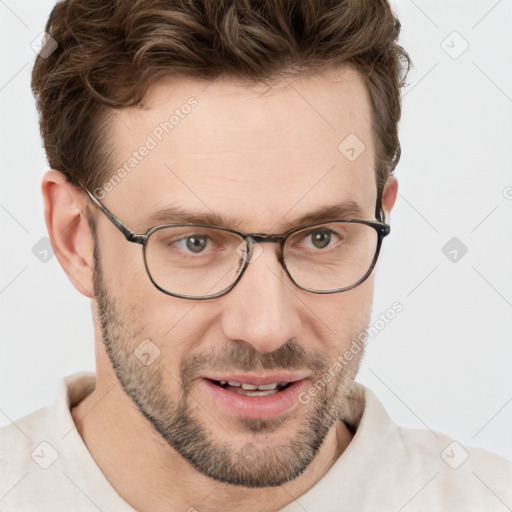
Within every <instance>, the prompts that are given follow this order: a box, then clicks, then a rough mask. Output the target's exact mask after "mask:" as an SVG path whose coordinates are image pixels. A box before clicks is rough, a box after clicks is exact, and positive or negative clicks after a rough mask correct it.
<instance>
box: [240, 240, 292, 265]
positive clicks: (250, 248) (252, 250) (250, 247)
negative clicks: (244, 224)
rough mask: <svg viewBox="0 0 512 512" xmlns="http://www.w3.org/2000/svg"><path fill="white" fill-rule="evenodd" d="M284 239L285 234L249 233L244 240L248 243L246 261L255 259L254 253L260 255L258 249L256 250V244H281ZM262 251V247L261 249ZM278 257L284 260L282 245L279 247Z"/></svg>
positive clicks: (280, 260) (279, 259)
mask: <svg viewBox="0 0 512 512" xmlns="http://www.w3.org/2000/svg"><path fill="white" fill-rule="evenodd" d="M283 239H284V235H277V234H271V233H249V234H247V235H246V236H245V238H244V240H245V242H246V244H247V256H246V258H247V259H246V262H247V263H250V262H252V261H253V258H254V255H255V254H256V255H257V256H259V254H257V253H258V251H255V246H256V245H257V244H261V243H277V244H280V243H281V242H282V240H283ZM260 252H261V249H260ZM277 259H278V261H279V262H280V263H281V265H282V264H283V262H282V251H281V249H280V247H279V246H278V248H277Z"/></svg>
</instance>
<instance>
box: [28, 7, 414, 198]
mask: <svg viewBox="0 0 512 512" xmlns="http://www.w3.org/2000/svg"><path fill="white" fill-rule="evenodd" d="M45 30H46V32H47V33H48V34H50V35H51V36H52V37H53V39H55V40H56V42H57V44H58V47H57V48H56V49H55V50H54V51H53V52H52V53H51V54H50V55H49V56H48V55H44V56H43V55H39V56H38V57H37V59H36V62H35V65H34V69H33V72H32V83H31V85H32V91H33V93H34V96H35V97H36V100H37V108H38V111H39V113H40V130H41V136H42V139H43V142H44V147H45V150H46V154H47V156H48V162H49V164H50V166H51V167H52V168H53V169H57V170H60V171H61V172H63V173H64V174H65V175H66V177H67V180H68V181H69V182H70V183H73V184H74V185H78V184H80V183H81V184H83V185H85V186H87V187H88V188H89V190H94V189H95V188H96V187H99V186H101V184H102V183H103V182H104V181H106V179H108V176H109V174H112V172H113V165H114V164H113V158H112V156H113V149H114V148H113V147H112V144H111V141H110V140H109V131H108V128H109V121H110V120H111V117H112V113H113V111H114V110H115V109H120V108H126V107H139V106H142V105H143V102H144V97H145V94H146V92H147V90H148V89H149V87H150V86H151V85H152V84H154V83H155V82H156V81H157V80H159V79H161V78H163V77H166V76H169V75H170V76H185V77H191V78H197V79H206V80H213V79H215V78H217V77H219V76H221V75H222V76H228V77H233V78H238V79H243V80H244V81H249V82H251V81H252V82H256V83H258V82H262V83H263V82H264V83H268V82H269V81H272V80H275V79H279V78H283V77H286V78H289V77H294V76H297V77H299V76H305V75H310V74H312V73H314V72H317V71H322V70H324V69H328V68H331V67H335V66H339V65H349V66H352V67H354V68H355V69H356V70H357V71H358V72H359V73H360V74H361V76H362V78H363V79H364V81H365V83H366V85H367V87H368V91H369V95H370V99H371V103H372V108H373V134H374V139H375V141H374V142H375V148H376V151H375V168H376V181H377V190H378V193H379V196H380V194H381V192H382V189H383V187H384V185H385V183H386V181H387V179H388V177H389V175H390V173H392V172H393V170H394V168H395V167H396V164H397V163H398V160H399V159H400V143H399V139H398V122H399V120H400V115H401V99H400V88H401V87H402V86H403V85H404V81H405V78H406V76H407V73H408V71H409V69H410V67H411V61H410V59H409V56H408V54H407V53H406V52H405V50H404V49H403V48H402V47H401V46H399V45H398V44H397V43H396V41H397V39H398V36H399V32H400V22H399V21H398V19H396V17H395V16H394V14H393V13H392V11H391V8H390V6H389V4H388V2H387V0H62V1H60V2H58V3H57V4H56V5H55V7H54V9H53V11H52V12H51V14H50V17H49V19H48V22H47V24H46V29H45ZM43 57H46V58H43Z"/></svg>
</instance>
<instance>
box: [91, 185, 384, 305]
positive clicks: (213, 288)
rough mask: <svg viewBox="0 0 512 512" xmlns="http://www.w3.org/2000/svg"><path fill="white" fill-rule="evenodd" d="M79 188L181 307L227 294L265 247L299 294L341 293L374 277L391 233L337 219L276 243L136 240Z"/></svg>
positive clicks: (195, 230)
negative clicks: (272, 248) (137, 247)
mask: <svg viewBox="0 0 512 512" xmlns="http://www.w3.org/2000/svg"><path fill="white" fill-rule="evenodd" d="M82 188H83V189H84V190H85V191H86V192H87V194H88V195H89V197H90V198H91V200H92V201H93V202H94V203H95V204H96V205H97V206H98V207H99V208H100V209H101V210H102V211H103V212H104V213H105V214H106V216H107V217H108V218H109V219H110V220H111V221H112V223H113V224H114V226H116V227H117V228H118V229H119V231H121V233H123V235H124V236H125V238H126V240H127V241H128V242H132V243H136V244H141V245H142V249H143V258H144V265H145V267H146V271H147V273H148V275H149V278H150V280H151V282H152V283H153V284H154V285H155V286H156V288H158V289H159V290H160V291H162V292H163V293H166V294H167V295H172V296H174V297H180V298H183V299H194V300H201V299H213V298H216V297H220V296H222V295H224V294H226V293H228V292H229V291H230V290H232V289H233V288H234V286H235V285H236V284H237V283H238V281H240V279H241V277H242V275H243V273H244V272H245V270H246V269H247V266H248V265H249V263H250V262H251V261H252V260H254V259H255V258H256V257H257V256H258V255H259V253H261V251H262V248H261V246H260V245H259V244H260V243H266V242H272V243H278V244H279V249H278V253H277V259H278V261H279V263H280V264H281V266H282V267H283V269H284V270H285V272H286V274H287V275H288V277H289V278H290V279H291V281H292V282H293V283H294V284H295V285H296V286H297V287H299V288H300V289H302V290H306V291H308V292H311V293H319V294H323V293H338V292H344V291H347V290H350V289H351V288H354V287H356V286H358V285H360V284H361V283H362V282H363V281H365V280H366V279H367V278H368V276H369V275H370V274H371V273H372V270H373V268H374V267H375V264H376V263H377V258H378V256H379V252H380V248H381V245H382V240H383V239H384V237H385V236H387V235H389V233H390V231H391V228H390V226H389V225H387V224H384V223H383V222H379V221H370V220H360V219H343V220H332V221H329V222H323V223H319V224H309V225H307V226H300V227H297V228H294V229H291V230H290V231H287V232H286V233H284V234H282V235H277V234H268V233H250V234H247V233H242V232H241V231H236V230H234V229H230V228H225V227H220V226H210V225H200V224H161V225H158V226H154V227H152V228H149V229H148V230H147V231H146V233H144V234H135V233H133V232H132V231H131V230H130V229H129V228H127V227H126V226H125V225H124V224H123V222H121V221H120V220H119V219H118V218H117V217H116V216H115V215H114V214H113V213H112V212H110V211H109V210H108V209H107V208H106V207H105V206H104V205H103V204H102V203H101V202H100V201H99V200H98V199H97V198H96V197H95V196H94V195H93V194H92V193H91V192H90V191H89V190H87V189H86V188H85V187H83V186H82ZM376 211H379V210H378V209H377V210H376Z"/></svg>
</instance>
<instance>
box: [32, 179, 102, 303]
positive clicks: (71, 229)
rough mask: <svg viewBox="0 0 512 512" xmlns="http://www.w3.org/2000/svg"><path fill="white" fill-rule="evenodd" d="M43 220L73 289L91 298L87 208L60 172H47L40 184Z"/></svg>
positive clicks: (92, 264)
mask: <svg viewBox="0 0 512 512" xmlns="http://www.w3.org/2000/svg"><path fill="white" fill-rule="evenodd" d="M41 191H42V195H43V202H44V217H45V222H46V227H47V229H48V236H49V238H50V241H51V243H52V246H53V250H54V252H55V256H56V257H57V259H58V260H59V263H60V264H61V266H62V268H63V269H64V272H66V275H67V276H68V278H69V279H70V281H71V282H72V283H73V286H74V287H75V288H76V289H77V290H78V291H79V292H80V293H82V294H83V295H85V296H86V297H89V298H92V297H93V296H94V286H93V268H94V260H93V249H94V241H93V238H92V234H91V231H90V228H89V224H88V222H87V205H86V202H85V200H84V197H83V196H81V194H80V191H79V190H77V188H76V187H74V186H73V185H71V184H70V183H68V182H67V180H66V177H65V176H64V174H63V173H62V172H60V171H56V170H53V169H52V170H50V171H48V172H47V173H46V174H45V175H44V176H43V180H42V183H41Z"/></svg>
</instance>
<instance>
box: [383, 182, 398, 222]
mask: <svg viewBox="0 0 512 512" xmlns="http://www.w3.org/2000/svg"><path fill="white" fill-rule="evenodd" d="M397 194H398V180H397V179H396V178H395V176H393V175H391V176H390V177H389V178H388V181H387V182H386V185H385V186H384V191H383V193H382V209H383V210H384V213H385V215H386V217H385V221H386V222H388V219H389V216H390V214H391V210H392V209H393V207H394V206H395V202H396V196H397Z"/></svg>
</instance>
